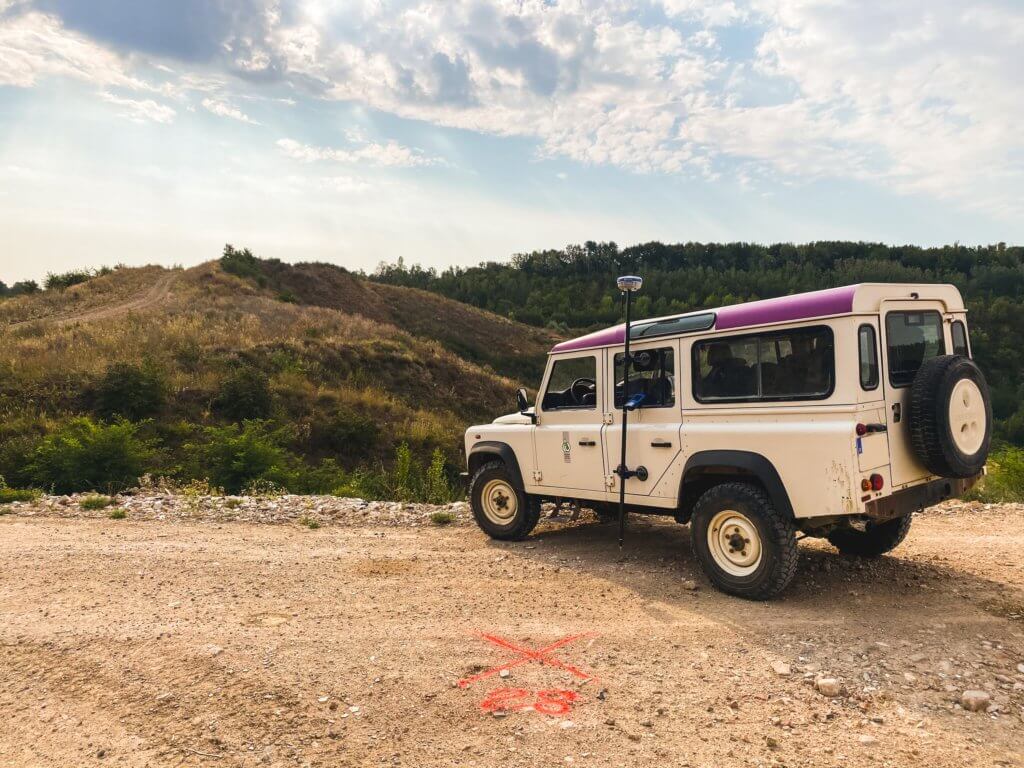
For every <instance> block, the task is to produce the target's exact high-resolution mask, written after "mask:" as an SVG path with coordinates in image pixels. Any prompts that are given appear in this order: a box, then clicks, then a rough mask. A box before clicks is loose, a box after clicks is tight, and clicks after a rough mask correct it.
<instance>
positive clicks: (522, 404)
mask: <svg viewBox="0 0 1024 768" xmlns="http://www.w3.org/2000/svg"><path fill="white" fill-rule="evenodd" d="M516 406H517V407H518V410H519V413H521V414H522V415H523V416H529V417H530V421H532V422H533V423H534V424H536V423H537V414H536V413H527V412H526V411H527V409H528V408H529V407H530V401H529V400H527V399H526V389H524V388H523V387H520V388H519V389H517V390H516Z"/></svg>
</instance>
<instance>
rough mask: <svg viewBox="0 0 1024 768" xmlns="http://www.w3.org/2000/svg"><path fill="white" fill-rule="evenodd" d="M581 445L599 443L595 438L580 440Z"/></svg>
mask: <svg viewBox="0 0 1024 768" xmlns="http://www.w3.org/2000/svg"><path fill="white" fill-rule="evenodd" d="M580 445H597V443H596V442H595V441H593V440H580Z"/></svg>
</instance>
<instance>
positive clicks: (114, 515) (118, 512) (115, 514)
mask: <svg viewBox="0 0 1024 768" xmlns="http://www.w3.org/2000/svg"><path fill="white" fill-rule="evenodd" d="M107 517H109V518H110V519H111V520H124V519H125V518H126V517H128V513H127V512H125V511H124V510H123V509H112V510H110V512H109V514H108V515H107Z"/></svg>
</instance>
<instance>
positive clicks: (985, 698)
mask: <svg viewBox="0 0 1024 768" xmlns="http://www.w3.org/2000/svg"><path fill="white" fill-rule="evenodd" d="M991 700H992V697H991V696H989V695H988V694H987V693H985V691H964V692H963V693H961V694H960V706H961V707H963V708H964V709H966V710H967V711H969V712H980V711H981V710H983V709H985V708H986V707H988V705H989V702H990V701H991Z"/></svg>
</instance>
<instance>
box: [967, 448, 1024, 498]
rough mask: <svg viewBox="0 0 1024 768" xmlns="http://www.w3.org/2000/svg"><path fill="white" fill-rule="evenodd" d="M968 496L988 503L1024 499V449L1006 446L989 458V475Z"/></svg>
mask: <svg viewBox="0 0 1024 768" xmlns="http://www.w3.org/2000/svg"><path fill="white" fill-rule="evenodd" d="M968 498H972V499H976V500H978V501H984V502H987V503H993V504H994V503H1006V502H1021V501H1024V449H1021V448H1016V447H1014V446H1004V447H1002V448H999V449H997V450H995V451H993V453H992V455H991V456H990V457H989V460H988V475H986V476H985V479H984V480H982V481H981V483H980V485H978V486H977V487H975V488H974V489H972V491H971V493H970V494H969V495H968Z"/></svg>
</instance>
